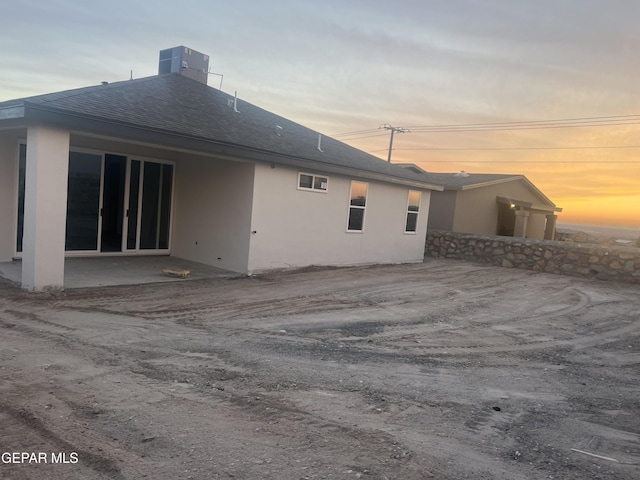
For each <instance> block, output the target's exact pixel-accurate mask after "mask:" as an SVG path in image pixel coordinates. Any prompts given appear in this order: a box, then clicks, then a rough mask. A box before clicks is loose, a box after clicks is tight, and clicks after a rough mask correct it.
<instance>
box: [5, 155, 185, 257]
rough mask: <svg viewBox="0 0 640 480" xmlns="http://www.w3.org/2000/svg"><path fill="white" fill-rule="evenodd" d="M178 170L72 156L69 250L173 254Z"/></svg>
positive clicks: (21, 186) (21, 181)
mask: <svg viewBox="0 0 640 480" xmlns="http://www.w3.org/2000/svg"><path fill="white" fill-rule="evenodd" d="M25 169H26V146H25V145H21V146H20V158H19V175H18V222H17V232H16V251H17V252H18V253H20V252H22V236H23V224H24V197H25ZM173 170H174V169H173V165H172V164H170V163H163V162H158V161H152V160H141V159H131V158H127V157H126V156H122V155H113V154H105V155H102V154H97V153H89V152H80V151H71V152H70V153H69V181H68V185H67V223H66V242H65V249H66V251H68V252H76V253H81V252H85V253H98V252H105V253H116V252H129V253H134V252H137V251H139V252H142V251H144V252H145V253H151V252H158V253H162V252H165V251H167V250H168V249H169V234H170V226H171V204H172V197H173Z"/></svg>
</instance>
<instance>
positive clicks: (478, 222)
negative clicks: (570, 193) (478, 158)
mask: <svg viewBox="0 0 640 480" xmlns="http://www.w3.org/2000/svg"><path fill="white" fill-rule="evenodd" d="M498 196H501V197H506V198H513V199H515V200H522V201H526V202H533V203H541V202H542V201H543V199H541V198H540V197H539V195H537V194H536V193H535V192H533V191H532V190H531V189H530V188H529V187H528V186H527V185H526V184H525V183H524V182H523V181H521V180H516V181H512V182H504V183H499V184H495V185H488V186H485V187H479V188H471V189H468V190H460V191H458V192H457V199H456V205H455V216H454V221H453V228H452V229H451V230H450V231H452V232H458V233H478V234H485V235H495V234H496V227H497V222H498V203H497V202H496V197H498ZM545 220H546V217H545V215H544V214H534V213H531V214H530V215H529V219H528V223H527V236H528V237H530V238H544V227H545Z"/></svg>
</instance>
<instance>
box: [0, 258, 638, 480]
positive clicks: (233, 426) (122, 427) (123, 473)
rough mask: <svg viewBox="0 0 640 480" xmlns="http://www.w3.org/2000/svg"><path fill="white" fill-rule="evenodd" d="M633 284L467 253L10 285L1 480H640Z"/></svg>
mask: <svg viewBox="0 0 640 480" xmlns="http://www.w3.org/2000/svg"><path fill="white" fill-rule="evenodd" d="M639 293H640V288H639V287H638V286H629V285H615V284H609V283H603V282H598V281H589V280H582V279H577V278H572V277H563V276H553V275H547V274H535V273H532V272H526V271H518V270H514V269H500V268H496V267H485V266H478V265H473V264H468V263H465V262H461V261H454V260H428V261H426V262H425V263H423V264H414V265H395V266H375V267H358V268H341V269H308V270H304V271H296V272H283V273H277V274H269V275H264V276H256V277H248V278H240V279H217V280H206V281H184V282H179V283H172V284H154V285H147V286H135V287H117V288H100V289H80V290H69V291H66V292H63V293H60V294H58V295H44V294H40V295H35V294H27V293H23V292H21V291H20V290H17V289H15V288H13V287H11V286H9V285H8V284H4V283H0V453H2V455H3V456H2V459H3V460H2V462H1V463H0V477H1V478H7V479H18V480H19V479H51V478H61V479H62V478H64V479H138V478H150V479H160V480H162V479H167V480H168V479H171V480H174V479H278V480H287V479H295V480H298V479H357V478H362V479H365V480H367V479H403V480H404V479H445V480H446V479H465V478H468V479H475V480H477V479H492V480H493V479H508V480H519V479H523V480H524V479H527V480H529V479H576V480H577V479H580V480H585V479H629V480H631V479H634V480H635V479H637V478H640V383H639V379H640V375H639V374H640V295H639ZM12 452H17V453H24V452H26V453H34V452H36V453H37V452H43V453H44V457H43V459H44V460H45V461H46V463H45V461H40V462H39V463H38V462H35V461H32V462H31V463H29V462H26V461H25V463H15V462H14V461H13V457H12V456H11V455H10V454H11V453H12ZM51 453H54V454H55V455H57V457H56V458H57V462H60V454H64V458H66V461H67V463H55V464H52V463H51V462H52V458H51ZM74 455H75V457H74ZM74 459H77V463H75V462H74V461H73V460H74ZM7 460H8V462H7Z"/></svg>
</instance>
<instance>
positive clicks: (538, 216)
mask: <svg viewBox="0 0 640 480" xmlns="http://www.w3.org/2000/svg"><path fill="white" fill-rule="evenodd" d="M546 224H547V214H546V213H535V212H530V213H529V220H527V238H534V239H537V240H544V227H545V226H546Z"/></svg>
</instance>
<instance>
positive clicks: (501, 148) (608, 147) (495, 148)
mask: <svg viewBox="0 0 640 480" xmlns="http://www.w3.org/2000/svg"><path fill="white" fill-rule="evenodd" d="M617 148H640V145H609V146H592V147H478V148H475V147H464V148H396V150H420V151H425V150H428V151H500V150H605V149H617ZM382 150H386V149H380V150H376V151H382Z"/></svg>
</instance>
